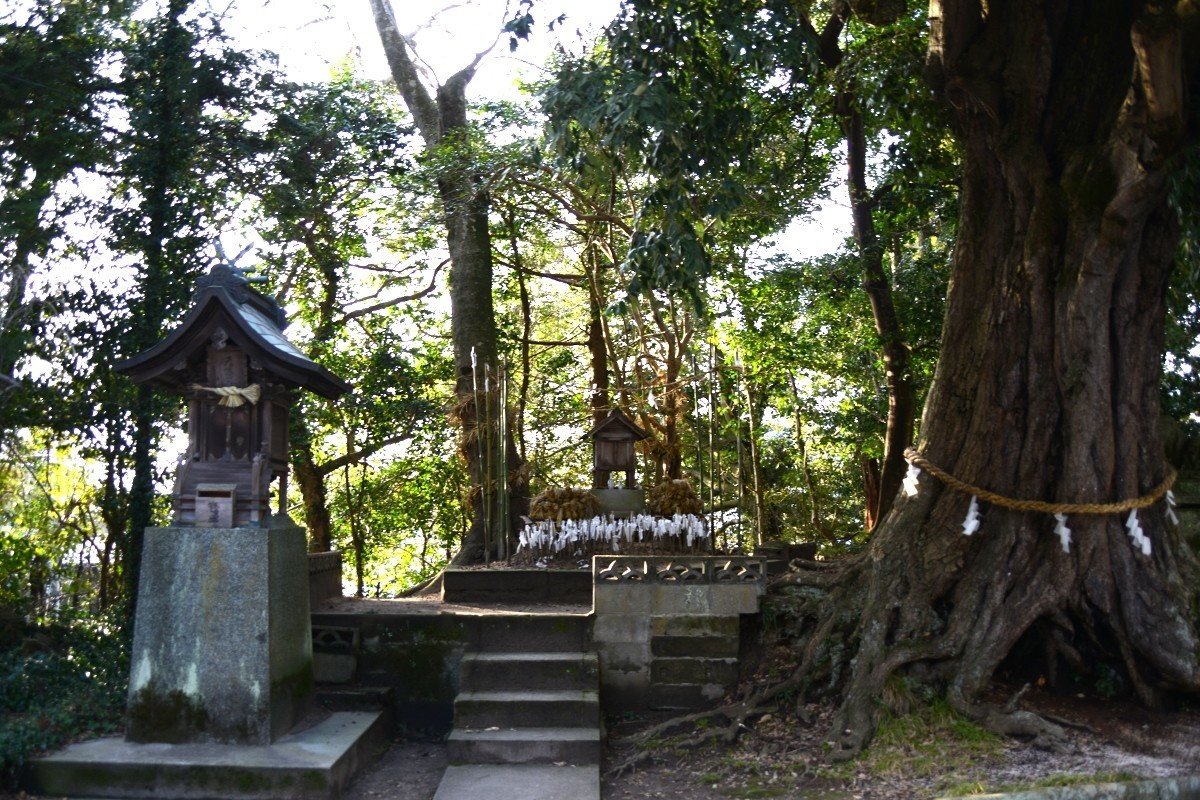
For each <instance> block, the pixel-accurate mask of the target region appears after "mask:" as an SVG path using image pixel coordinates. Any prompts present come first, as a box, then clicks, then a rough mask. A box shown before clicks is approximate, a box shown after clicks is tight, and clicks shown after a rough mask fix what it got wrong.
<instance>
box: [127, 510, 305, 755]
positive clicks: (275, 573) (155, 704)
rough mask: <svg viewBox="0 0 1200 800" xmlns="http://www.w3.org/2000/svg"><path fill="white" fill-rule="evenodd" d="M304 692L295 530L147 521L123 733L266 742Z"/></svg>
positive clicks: (290, 720) (143, 738)
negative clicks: (169, 524) (168, 524)
mask: <svg viewBox="0 0 1200 800" xmlns="http://www.w3.org/2000/svg"><path fill="white" fill-rule="evenodd" d="M311 692H312V631H311V626H310V623H309V608H308V563H307V555H306V548H305V535H304V530H303V529H301V528H298V527H296V526H295V525H293V524H292V523H291V522H290V521H289V520H275V521H273V522H272V523H270V524H268V526H267V527H264V528H249V527H243V528H176V527H171V528H148V529H147V530H146V540H145V548H144V550H143V554H142V570H141V578H140V584H139V590H138V607H137V616H136V619H135V622H134V635H133V654H132V661H131V668H130V680H129V705H128V713H129V720H128V726H127V729H126V738H127V739H128V740H129V741H131V742H168V743H183V742H219V743H226V744H251V745H266V744H270V743H271V742H273V741H274V740H276V739H278V738H279V737H281V736H282V735H284V734H285V733H286V732H287V731H288V729H290V728H291V727H292V725H293V724H294V723H295V722H296V721H297V720H299V718H300V717H301V716H303V714H304V712H305V710H306V708H307V704H308V701H309V697H310V695H311Z"/></svg>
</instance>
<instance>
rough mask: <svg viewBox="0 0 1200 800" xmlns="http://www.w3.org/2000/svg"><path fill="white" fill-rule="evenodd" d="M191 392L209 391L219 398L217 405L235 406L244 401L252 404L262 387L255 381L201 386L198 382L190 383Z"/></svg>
mask: <svg viewBox="0 0 1200 800" xmlns="http://www.w3.org/2000/svg"><path fill="white" fill-rule="evenodd" d="M192 391H193V392H211V393H213V394H215V395H217V396H218V397H220V398H221V402H220V403H218V405H222V406H225V407H226V408H237V407H238V406H243V405H245V404H246V403H250V405H254V404H255V403H257V402H258V400H259V398H260V397H262V387H261V386H259V385H258V384H257V383H252V384H250V385H249V386H201V385H200V384H198V383H193V384H192Z"/></svg>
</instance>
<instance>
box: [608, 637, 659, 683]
mask: <svg viewBox="0 0 1200 800" xmlns="http://www.w3.org/2000/svg"><path fill="white" fill-rule="evenodd" d="M597 655H598V656H600V680H601V682H602V683H606V682H607V681H608V676H609V675H611V674H612V673H624V674H636V673H646V674H649V672H650V645H649V643H647V642H607V643H604V644H601V646H600V647H599V648H598V650H597Z"/></svg>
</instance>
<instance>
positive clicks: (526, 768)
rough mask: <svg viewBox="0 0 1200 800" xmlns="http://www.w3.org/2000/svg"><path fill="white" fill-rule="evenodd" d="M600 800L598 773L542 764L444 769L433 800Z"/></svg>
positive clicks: (592, 769)
mask: <svg viewBox="0 0 1200 800" xmlns="http://www.w3.org/2000/svg"><path fill="white" fill-rule="evenodd" d="M517 798H519V799H520V800H567V798H570V800H600V770H599V769H597V768H596V767H595V766H594V765H593V766H586V767H574V766H562V767H560V766H556V765H549V766H547V765H542V764H470V765H462V766H451V767H447V768H446V774H445V775H444V776H443V777H442V782H441V783H440V784H438V789H437V794H435V795H434V796H433V800H516V799H517Z"/></svg>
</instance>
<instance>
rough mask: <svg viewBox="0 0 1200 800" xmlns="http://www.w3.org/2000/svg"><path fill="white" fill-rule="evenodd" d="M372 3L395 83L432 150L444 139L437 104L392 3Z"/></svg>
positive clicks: (382, 0)
mask: <svg viewBox="0 0 1200 800" xmlns="http://www.w3.org/2000/svg"><path fill="white" fill-rule="evenodd" d="M370 3H371V11H372V12H373V13H374V15H375V28H376V30H378V31H379V39H380V41H381V42H382V43H383V52H384V55H386V56H387V61H388V67H390V68H391V71H392V80H394V81H395V82H396V88H397V89H399V90H400V95H401V97H403V98H404V103H405V105H407V106H408V111H409V113H411V114H412V115H413V120H414V121H416V123H417V128H418V129H420V131H421V138H423V139H424V140H425V144H426V145H427V146H429V147H432V146H434V145H436V144H437V143H438V142H440V141H441V139H442V130H441V125H440V124H439V123H438V118H439V114H438V107H437V103H436V102H434V99H433V96H432V95H430V94H429V90H428V89H426V88H425V85H424V84H423V83H421V77H420V75H419V73H418V72H417V65H416V64H414V63H413V60H412V56H411V55H410V54H409V51H408V44H407V43H406V42H405V39H404V37H403V36H402V35H401V34H400V29H399V28H397V27H396V15H395V13H394V12H393V11H392V4H391V2H389V0H370ZM456 77H457V76H456ZM452 80H453V79H452Z"/></svg>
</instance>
